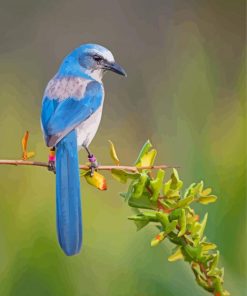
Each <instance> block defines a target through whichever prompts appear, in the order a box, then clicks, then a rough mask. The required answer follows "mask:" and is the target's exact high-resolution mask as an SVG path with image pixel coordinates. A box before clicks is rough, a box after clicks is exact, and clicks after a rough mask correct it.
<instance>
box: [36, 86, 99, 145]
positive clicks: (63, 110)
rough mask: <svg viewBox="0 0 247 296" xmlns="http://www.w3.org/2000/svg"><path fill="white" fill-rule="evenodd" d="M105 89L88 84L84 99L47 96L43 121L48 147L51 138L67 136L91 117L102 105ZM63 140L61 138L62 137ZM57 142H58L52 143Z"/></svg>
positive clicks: (43, 105) (44, 100)
mask: <svg viewBox="0 0 247 296" xmlns="http://www.w3.org/2000/svg"><path fill="white" fill-rule="evenodd" d="M102 98H103V88H102V85H101V84H100V83H98V82H97V81H91V82H89V83H88V85H87V87H86V89H85V92H84V95H83V97H82V98H74V97H68V98H66V99H63V100H59V98H54V99H53V98H50V97H47V96H45V97H44V99H43V104H42V112H41V121H42V126H43V130H44V134H45V139H46V142H47V145H48V146H52V145H51V143H50V144H49V142H51V141H50V139H51V138H53V139H54V138H55V139H59V137H60V136H61V134H63V136H65V135H66V134H68V133H69V132H70V131H71V130H72V129H74V128H75V127H76V126H77V125H78V124H80V123H81V122H83V121H85V120H86V119H87V118H88V117H90V116H91V115H92V114H93V113H94V112H95V111H96V110H97V109H98V108H99V107H100V105H101V103H102ZM60 138H61V137H60ZM52 142H53V143H52V144H54V142H56V140H53V141H52Z"/></svg>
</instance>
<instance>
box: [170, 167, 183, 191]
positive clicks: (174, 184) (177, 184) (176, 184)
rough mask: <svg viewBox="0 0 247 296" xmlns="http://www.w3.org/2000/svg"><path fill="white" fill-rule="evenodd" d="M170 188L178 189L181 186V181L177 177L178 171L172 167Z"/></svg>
mask: <svg viewBox="0 0 247 296" xmlns="http://www.w3.org/2000/svg"><path fill="white" fill-rule="evenodd" d="M171 180H172V182H171V186H170V187H171V189H173V190H179V189H180V188H181V187H182V186H183V182H182V181H181V180H180V179H179V176H178V171H177V170H176V169H175V168H174V169H173V173H172V175H171Z"/></svg>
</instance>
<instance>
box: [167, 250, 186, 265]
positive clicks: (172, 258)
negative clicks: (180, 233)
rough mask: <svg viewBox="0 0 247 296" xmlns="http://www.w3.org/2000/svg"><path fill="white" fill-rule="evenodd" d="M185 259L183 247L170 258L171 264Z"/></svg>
mask: <svg viewBox="0 0 247 296" xmlns="http://www.w3.org/2000/svg"><path fill="white" fill-rule="evenodd" d="M180 259H184V256H183V253H182V251H181V247H178V248H177V250H176V251H175V252H174V253H173V254H172V255H170V256H169V257H168V261H169V262H175V261H177V260H180Z"/></svg>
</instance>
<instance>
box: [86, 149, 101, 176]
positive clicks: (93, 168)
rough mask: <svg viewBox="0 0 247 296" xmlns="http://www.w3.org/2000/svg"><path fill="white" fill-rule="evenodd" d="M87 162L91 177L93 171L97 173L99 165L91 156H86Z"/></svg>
mask: <svg viewBox="0 0 247 296" xmlns="http://www.w3.org/2000/svg"><path fill="white" fill-rule="evenodd" d="M88 160H89V162H90V176H91V177H93V174H94V171H97V168H98V166H99V164H98V161H97V159H96V157H95V156H94V155H93V154H89V155H88Z"/></svg>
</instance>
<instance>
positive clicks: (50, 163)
mask: <svg viewBox="0 0 247 296" xmlns="http://www.w3.org/2000/svg"><path fill="white" fill-rule="evenodd" d="M55 163H56V148H55V147H52V148H51V149H50V151H49V158H48V171H51V172H53V173H54V174H56V165H55Z"/></svg>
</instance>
